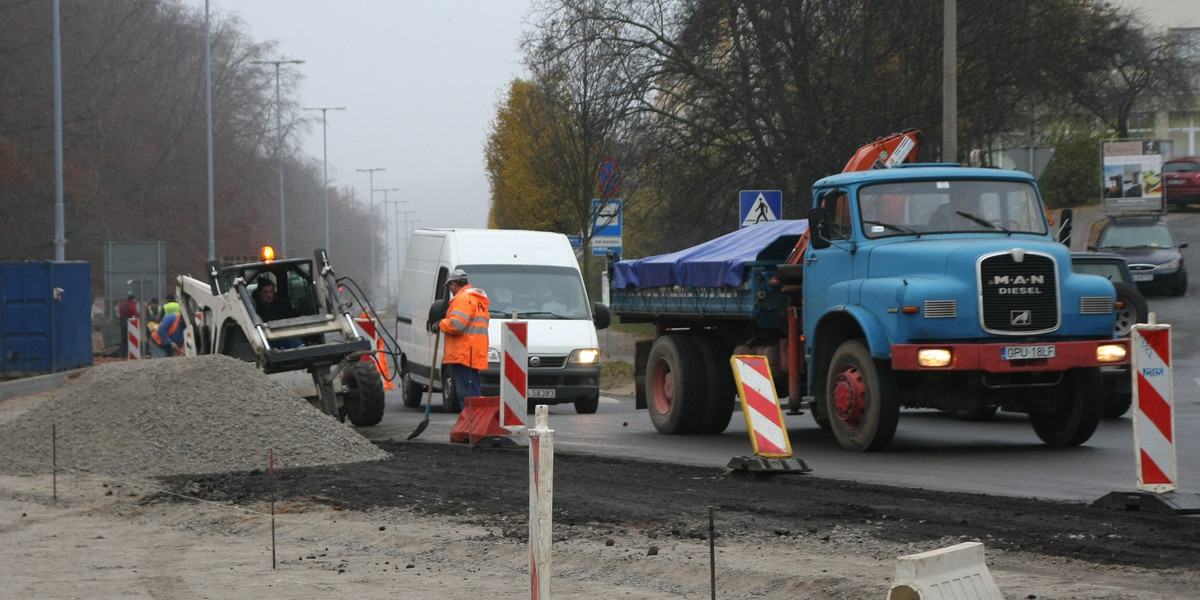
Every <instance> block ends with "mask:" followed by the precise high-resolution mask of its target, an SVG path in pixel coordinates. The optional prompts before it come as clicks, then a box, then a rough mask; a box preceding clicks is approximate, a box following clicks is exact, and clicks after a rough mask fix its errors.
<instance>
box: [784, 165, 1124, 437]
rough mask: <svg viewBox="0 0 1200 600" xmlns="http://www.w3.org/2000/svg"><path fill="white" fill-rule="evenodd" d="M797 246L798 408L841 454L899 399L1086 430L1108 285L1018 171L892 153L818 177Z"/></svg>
mask: <svg viewBox="0 0 1200 600" xmlns="http://www.w3.org/2000/svg"><path fill="white" fill-rule="evenodd" d="M812 198H813V206H814V208H813V210H812V212H811V213H810V215H809V222H810V226H811V228H812V236H811V241H810V243H809V247H808V248H807V250H806V251H805V254H804V256H803V281H804V286H803V289H804V291H803V297H802V302H800V303H799V304H802V306H803V309H802V320H803V332H804V339H805V340H806V346H805V362H806V367H807V368H806V371H807V372H808V373H809V374H810V376H809V377H808V382H807V383H808V386H807V388H808V392H809V397H808V400H809V406H810V408H811V409H812V411H813V414H814V416H815V417H816V418H817V422H818V423H820V424H821V425H822V426H823V427H827V428H830V429H832V430H833V432H834V433H835V435H836V436H837V437H838V440H839V442H841V443H842V445H843V446H844V447H846V448H848V449H851V450H859V451H861V450H874V449H880V448H882V447H884V446H886V445H887V444H888V443H889V442H890V440H891V438H892V436H893V434H894V432H895V428H896V422H897V418H898V412H899V408H900V407H901V406H905V407H918V408H938V409H943V410H970V409H973V408H977V407H980V406H999V407H1001V409H1002V410H1011V411H1016V412H1023V413H1028V414H1029V415H1030V419H1031V422H1032V424H1033V427H1034V429H1035V432H1036V433H1037V434H1038V436H1039V437H1040V438H1042V440H1043V441H1045V442H1047V443H1049V444H1053V445H1074V444H1079V443H1082V442H1083V441H1086V440H1087V439H1088V438H1089V437H1090V436H1091V434H1092V433H1093V431H1094V430H1095V428H1096V425H1097V423H1098V422H1099V419H1100V415H1101V405H1100V401H1101V394H1100V393H1099V392H1098V390H1099V388H1100V386H1101V379H1100V370H1099V367H1101V366H1103V365H1107V364H1122V363H1124V362H1127V359H1126V356H1125V354H1126V350H1127V345H1128V344H1127V340H1114V298H1115V293H1114V290H1113V286H1112V284H1111V283H1110V282H1109V281H1107V280H1105V279H1104V278H1101V277H1097V276H1094V275H1085V274H1077V273H1074V272H1073V271H1072V269H1071V259H1070V253H1069V251H1068V249H1067V248H1066V247H1064V246H1063V245H1062V244H1060V243H1058V242H1057V241H1056V240H1055V239H1054V235H1053V231H1052V224H1051V222H1050V220H1049V216H1048V214H1047V213H1046V211H1045V209H1044V208H1043V206H1044V205H1043V203H1042V201H1041V197H1040V196H1039V194H1038V190H1037V186H1036V183H1035V181H1034V179H1033V177H1032V176H1030V175H1028V174H1026V173H1021V172H1015V171H1001V170H995V169H978V168H965V167H958V166H950V165H897V166H895V167H893V168H890V169H883V170H871V171H858V172H849V173H841V174H838V175H833V176H830V177H826V178H824V179H821V180H819V181H817V182H816V183H815V184H814V186H813V190H812Z"/></svg>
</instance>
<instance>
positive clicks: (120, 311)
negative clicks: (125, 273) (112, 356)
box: [117, 292, 139, 358]
mask: <svg viewBox="0 0 1200 600" xmlns="http://www.w3.org/2000/svg"><path fill="white" fill-rule="evenodd" d="M138 312H139V311H138V303H137V296H136V295H134V294H133V293H132V292H130V294H129V296H128V297H127V298H125V301H124V302H122V303H121V305H120V306H119V307H118V308H117V315H118V316H120V317H121V356H122V357H123V358H128V357H129V319H136V318H137V316H138Z"/></svg>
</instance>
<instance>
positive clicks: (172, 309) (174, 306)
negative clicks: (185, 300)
mask: <svg viewBox="0 0 1200 600" xmlns="http://www.w3.org/2000/svg"><path fill="white" fill-rule="evenodd" d="M178 312H179V303H178V302H176V301H175V294H167V303H166V304H164V305H163V313H164V314H171V313H178Z"/></svg>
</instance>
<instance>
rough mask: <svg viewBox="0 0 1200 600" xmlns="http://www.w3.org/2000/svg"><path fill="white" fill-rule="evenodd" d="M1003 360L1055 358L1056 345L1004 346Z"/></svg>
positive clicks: (1001, 356) (1001, 354)
mask: <svg viewBox="0 0 1200 600" xmlns="http://www.w3.org/2000/svg"><path fill="white" fill-rule="evenodd" d="M1000 358H1001V359H1003V360H1033V359H1038V358H1054V344H1045V345H1042V346H1004V347H1003V348H1002V349H1001V352H1000Z"/></svg>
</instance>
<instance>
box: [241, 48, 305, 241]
mask: <svg viewBox="0 0 1200 600" xmlns="http://www.w3.org/2000/svg"><path fill="white" fill-rule="evenodd" d="M250 64H254V65H275V131H276V137H275V154H276V158H278V159H279V248H280V251H281V252H283V255H284V256H287V216H286V214H285V212H284V208H283V117H282V112H283V104H282V103H281V100H280V98H279V65H302V64H304V61H302V60H252V61H250Z"/></svg>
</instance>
